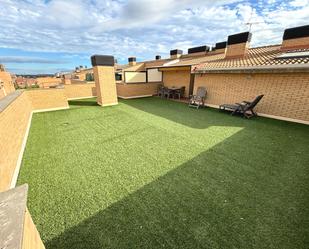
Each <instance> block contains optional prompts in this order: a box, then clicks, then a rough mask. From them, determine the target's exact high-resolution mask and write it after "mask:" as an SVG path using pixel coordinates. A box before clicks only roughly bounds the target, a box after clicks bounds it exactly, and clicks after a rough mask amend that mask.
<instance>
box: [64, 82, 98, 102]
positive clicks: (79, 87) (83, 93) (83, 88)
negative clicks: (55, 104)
mask: <svg viewBox="0 0 309 249" xmlns="http://www.w3.org/2000/svg"><path fill="white" fill-rule="evenodd" d="M64 91H65V95H66V96H67V98H68V99H74V98H85V97H92V96H96V95H97V93H96V88H95V84H94V83H87V84H85V83H83V84H72V85H65V86H64Z"/></svg>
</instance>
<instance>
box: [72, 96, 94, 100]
mask: <svg viewBox="0 0 309 249" xmlns="http://www.w3.org/2000/svg"><path fill="white" fill-rule="evenodd" d="M96 97H97V96H86V97H77V98H68V100H76V99H91V98H96Z"/></svg>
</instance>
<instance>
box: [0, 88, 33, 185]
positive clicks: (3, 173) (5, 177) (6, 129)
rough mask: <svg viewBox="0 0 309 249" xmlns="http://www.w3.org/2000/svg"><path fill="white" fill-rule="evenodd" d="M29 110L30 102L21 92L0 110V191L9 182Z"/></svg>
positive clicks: (28, 116) (30, 109)
mask: <svg viewBox="0 0 309 249" xmlns="http://www.w3.org/2000/svg"><path fill="white" fill-rule="evenodd" d="M31 111H32V106H31V102H30V100H29V99H28V96H27V95H26V94H24V93H23V94H21V95H20V96H19V97H18V98H17V99H15V100H14V101H13V102H12V103H11V104H10V105H9V106H8V107H7V108H6V109H5V110H4V111H2V112H0V191H4V190H7V189H8V188H9V186H10V184H11V179H12V177H13V174H14V170H15V167H16V164H17V160H18V155H19V152H20V149H21V147H22V142H23V139H24V135H25V133H26V128H27V124H28V121H29V118H30V115H31Z"/></svg>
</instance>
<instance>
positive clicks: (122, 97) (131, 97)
mask: <svg viewBox="0 0 309 249" xmlns="http://www.w3.org/2000/svg"><path fill="white" fill-rule="evenodd" d="M152 96H153V95H152V94H148V95H138V96H129V97H125V96H118V98H121V99H137V98H146V97H152Z"/></svg>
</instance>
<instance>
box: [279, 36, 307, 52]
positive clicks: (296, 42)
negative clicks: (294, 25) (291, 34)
mask: <svg viewBox="0 0 309 249" xmlns="http://www.w3.org/2000/svg"><path fill="white" fill-rule="evenodd" d="M308 47H309V37H303V38H296V39H289V40H284V41H283V42H282V44H281V49H282V50H289V49H299V48H308Z"/></svg>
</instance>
